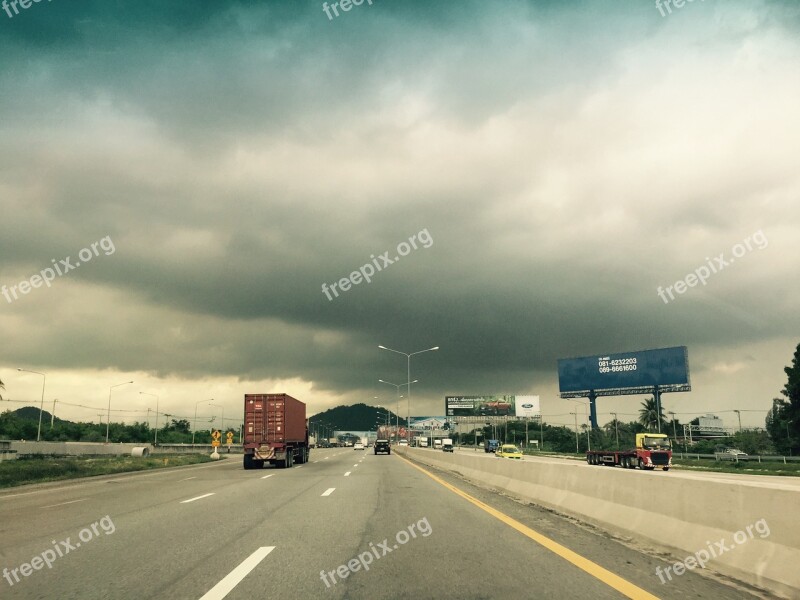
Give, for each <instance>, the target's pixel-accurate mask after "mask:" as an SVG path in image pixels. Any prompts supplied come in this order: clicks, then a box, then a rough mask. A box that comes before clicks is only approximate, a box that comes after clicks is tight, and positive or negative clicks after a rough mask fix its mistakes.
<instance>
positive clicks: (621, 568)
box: [0, 448, 769, 600]
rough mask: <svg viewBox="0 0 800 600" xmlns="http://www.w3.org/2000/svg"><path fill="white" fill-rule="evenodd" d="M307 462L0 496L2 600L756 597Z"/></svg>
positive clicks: (515, 513)
mask: <svg viewBox="0 0 800 600" xmlns="http://www.w3.org/2000/svg"><path fill="white" fill-rule="evenodd" d="M311 461H312V462H309V463H308V464H306V465H302V466H295V467H293V468H291V469H274V468H269V467H267V468H265V469H263V470H252V471H245V470H243V469H242V464H241V457H240V456H239V457H231V458H228V459H225V460H223V461H221V462H219V463H213V464H210V465H199V466H191V467H183V468H178V469H169V470H163V471H151V472H145V473H134V474H128V475H123V476H119V475H116V476H109V477H102V478H93V479H91V480H80V481H75V482H70V483H54V484H47V485H42V486H33V487H30V486H28V487H24V488H16V489H12V490H7V491H5V492H3V493H0V569H3V572H2V578H0V599H4V600H5V599H7V598H8V599H14V598H19V599H34V598H35V599H51V598H52V599H59V600H70V599H75V600H92V599H102V600H126V599H131V600H140V599H147V598H158V599H161V598H164V599H171V600H179V599H186V600H200V599H202V600H221V599H222V598H226V599H230V600H245V599H246V600H255V599H258V600H261V599H264V600H266V599H274V598H285V599H295V598H312V597H313V598H331V599H340V598H347V599H360V598H365V599H366V598H369V599H376V598H387V599H388V598H409V599H410V598H414V599H415V600H420V599H427V598H430V599H445V598H458V599H508V600H527V599H529V598H549V599H562V598H563V599H573V598H592V599H593V600H600V599H605V598H608V599H612V598H613V599H618V598H626V597H629V598H642V599H646V598H665V599H666V598H675V599H681V600H689V599H692V598H698V599H699V598H702V599H709V598H713V599H727V598H765V597H769V596H766V595H761V594H758V593H757V592H756V591H754V590H752V589H749V588H746V587H745V586H741V585H738V586H737V585H734V584H732V582H728V581H722V580H717V579H713V578H710V577H707V576H701V575H698V574H696V573H694V572H688V573H686V574H685V575H683V576H681V577H675V578H673V580H672V581H667V582H666V583H661V581H660V579H659V577H658V576H657V575H656V567H659V566H661V567H662V568H663V567H664V566H666V565H667V564H668V563H665V562H663V561H661V560H660V559H659V558H657V557H654V556H651V555H649V554H647V553H645V552H644V551H642V550H639V549H636V548H634V547H632V546H631V545H630V544H629V543H622V542H620V541H617V540H614V539H612V538H610V537H608V536H607V535H605V534H603V533H602V532H599V531H596V530H593V529H591V528H589V527H585V526H582V525H580V524H578V523H575V522H574V521H571V520H568V519H566V518H564V517H561V516H559V515H556V514H553V513H551V512H549V511H545V510H542V509H539V508H536V507H534V506H530V505H526V504H523V503H520V502H517V501H515V500H513V499H511V498H508V497H506V496H503V495H499V494H496V493H494V492H492V491H490V490H484V489H481V488H478V487H475V486H473V485H471V484H469V483H467V482H465V481H463V480H461V479H460V478H458V477H457V476H455V475H450V474H446V473H443V472H441V471H436V470H432V469H429V468H427V467H425V468H420V467H419V466H415V465H413V464H412V463H410V462H409V461H407V460H405V459H403V458H401V457H399V456H397V455H396V454H394V453H393V454H392V455H390V456H387V455H377V456H376V455H374V454H373V453H372V451H371V450H370V449H367V450H366V451H354V450H353V449H350V448H333V449H326V450H314V451H312V453H311ZM429 473H430V474H432V475H433V477H432V476H431V475H429ZM359 556H360V557H361V558H360V559H359ZM348 565H349V566H348ZM37 567H38V568H37Z"/></svg>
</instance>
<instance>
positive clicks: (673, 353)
mask: <svg viewBox="0 0 800 600" xmlns="http://www.w3.org/2000/svg"><path fill="white" fill-rule="evenodd" d="M688 384H689V355H688V351H687V348H686V346H675V347H673V348H660V349H657V350H639V351H636V352H623V353H620V354H604V355H596V356H583V357H579V358H562V359H559V360H558V387H559V391H560V392H562V393H564V392H585V391H590V390H612V389H624V388H651V387H653V386H656V385H659V386H662V385H687V386H688Z"/></svg>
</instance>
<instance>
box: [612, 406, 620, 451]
mask: <svg viewBox="0 0 800 600" xmlns="http://www.w3.org/2000/svg"><path fill="white" fill-rule="evenodd" d="M611 414H612V415H614V433H615V435H616V437H617V450H619V420H618V419H617V413H611Z"/></svg>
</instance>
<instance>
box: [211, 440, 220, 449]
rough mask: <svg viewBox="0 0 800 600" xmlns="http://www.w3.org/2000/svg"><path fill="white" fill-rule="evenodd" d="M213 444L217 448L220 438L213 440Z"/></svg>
mask: <svg viewBox="0 0 800 600" xmlns="http://www.w3.org/2000/svg"><path fill="white" fill-rule="evenodd" d="M211 445H212V446H213V447H214V448H217V447H218V446H219V440H214V441H213V442H211Z"/></svg>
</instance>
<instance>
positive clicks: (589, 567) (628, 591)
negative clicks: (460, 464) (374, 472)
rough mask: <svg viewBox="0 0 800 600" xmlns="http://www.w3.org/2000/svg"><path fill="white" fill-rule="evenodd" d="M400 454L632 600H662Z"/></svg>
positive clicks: (437, 480)
mask: <svg viewBox="0 0 800 600" xmlns="http://www.w3.org/2000/svg"><path fill="white" fill-rule="evenodd" d="M399 458H401V459H402V460H404V461H406V462H407V463H408V464H409V465H411V466H412V467H414V468H415V469H418V470H419V471H422V472H423V473H425V475H427V476H428V477H430V478H431V479H433V480H434V481H435V482H436V483H438V484H440V485H442V486H444V487H446V488H447V489H448V490H450V491H451V492H453V493H454V494H458V495H459V496H461V497H462V498H464V499H465V500H467V501H468V502H471V503H472V504H474V505H475V506H477V507H478V508H480V509H481V510H483V511H485V512H487V513H489V514H490V515H492V516H493V517H494V518H496V519H499V520H500V521H502V522H503V523H505V524H506V525H508V526H509V527H512V528H514V529H516V530H517V531H519V532H520V533H521V534H522V535H525V536H527V537H529V538H530V539H532V540H533V541H534V542H536V543H537V544H539V545H541V546H544V547H545V548H547V549H548V550H550V551H551V552H553V553H554V554H557V555H558V556H560V557H561V558H563V559H564V560H566V561H568V562H570V563H572V564H573V565H575V566H576V567H578V568H579V569H581V570H582V571H584V572H586V573H588V574H589V575H591V576H592V577H594V578H595V579H599V580H600V581H602V582H603V583H605V584H606V585H607V586H609V587H612V588H614V589H615V590H617V591H618V592H619V593H620V594H623V595H624V596H627V597H628V598H631V599H632V600H659V598H658V596H654V595H653V594H651V593H650V592H648V591H646V590H643V589H642V588H640V587H638V586H636V585H634V584H632V583H631V582H630V581H628V580H627V579H623V578H622V577H620V576H619V575H617V574H615V573H612V572H611V571H609V570H608V569H604V568H603V567H601V566H600V565H598V564H597V563H594V562H592V561H590V560H589V559H588V558H585V557H583V556H581V555H580V554H578V553H577V552H573V551H572V550H570V549H569V548H567V547H566V546H562V545H561V544H559V543H558V542H556V541H555V540H551V539H550V538H549V537H547V536H544V535H542V534H541V533H539V532H537V531H534V530H533V529H531V528H530V527H528V526H526V525H523V524H522V523H520V522H519V521H517V520H516V519H512V518H511V517H509V516H508V515H506V514H504V513H502V512H500V511H499V510H497V509H495V508H492V507H491V506H489V505H488V504H486V503H484V502H481V501H480V500H478V499H477V498H475V497H473V496H470V495H469V494H468V493H466V492H465V491H463V490H460V489H459V488H457V487H455V486H454V485H450V484H449V483H447V482H446V481H444V480H443V479H441V478H439V477H437V476H436V475H434V474H433V473H431V472H430V471H428V470H426V469H423V468H422V467H420V466H419V465H415V464H414V463H413V462H411V461H410V460H408V459H407V458H404V457H402V456H399Z"/></svg>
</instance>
